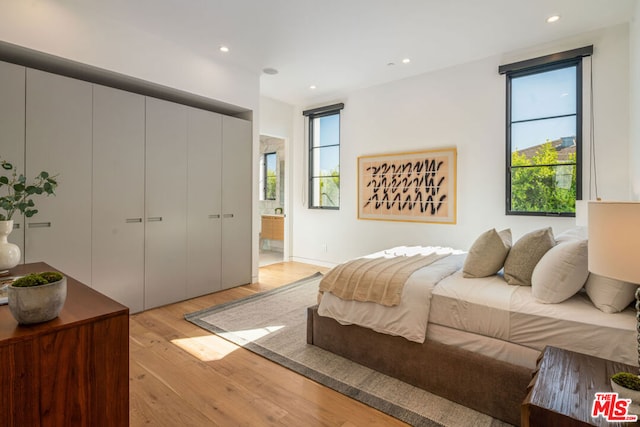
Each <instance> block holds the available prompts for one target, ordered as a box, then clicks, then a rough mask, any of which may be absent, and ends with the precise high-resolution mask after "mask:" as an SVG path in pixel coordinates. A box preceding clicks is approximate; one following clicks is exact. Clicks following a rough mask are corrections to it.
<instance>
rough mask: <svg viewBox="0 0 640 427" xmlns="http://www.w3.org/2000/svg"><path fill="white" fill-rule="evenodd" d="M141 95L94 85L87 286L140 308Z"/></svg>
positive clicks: (141, 291) (142, 114)
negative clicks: (91, 191)
mask: <svg viewBox="0 0 640 427" xmlns="http://www.w3.org/2000/svg"><path fill="white" fill-rule="evenodd" d="M144 121H145V100H144V97H143V96H141V95H137V94H133V93H129V92H123V91H121V90H117V89H112V88H108V87H104V86H99V85H94V89H93V194H94V197H93V213H92V215H93V220H92V223H93V226H92V230H93V231H92V238H91V242H92V251H91V255H92V257H91V258H92V263H91V265H92V286H93V288H94V289H96V290H97V291H99V292H101V293H103V294H105V295H107V296H109V297H111V298H113V299H114V300H116V301H118V302H119V303H121V304H124V305H126V306H127V307H129V309H130V312H132V313H135V312H138V311H142V310H143V309H144V222H143V218H144V132H145V124H144Z"/></svg>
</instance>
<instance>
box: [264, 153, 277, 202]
mask: <svg viewBox="0 0 640 427" xmlns="http://www.w3.org/2000/svg"><path fill="white" fill-rule="evenodd" d="M267 156H274V157H275V159H276V176H275V179H276V194H275V196H274V197H273V199H269V198H268V197H267V188H268V185H269V176H268V175H267V170H268V169H269V167H268V166H267V165H268V162H267ZM262 158H263V159H262V176H263V177H264V179H263V183H262V200H263V201H267V200H268V201H275V200H278V154H277V153H276V152H275V151H270V152H268V153H262Z"/></svg>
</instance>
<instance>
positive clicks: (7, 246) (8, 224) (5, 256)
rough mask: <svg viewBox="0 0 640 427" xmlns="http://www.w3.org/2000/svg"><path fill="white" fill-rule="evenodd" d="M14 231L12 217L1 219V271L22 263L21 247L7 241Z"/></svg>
mask: <svg viewBox="0 0 640 427" xmlns="http://www.w3.org/2000/svg"><path fill="white" fill-rule="evenodd" d="M12 231H13V220H12V219H10V220H8V221H0V271H5V270H8V269H10V268H13V267H15V266H16V265H18V264H19V263H20V248H19V247H18V245H14V244H13V243H9V242H8V241H7V237H8V236H9V234H11V232H12Z"/></svg>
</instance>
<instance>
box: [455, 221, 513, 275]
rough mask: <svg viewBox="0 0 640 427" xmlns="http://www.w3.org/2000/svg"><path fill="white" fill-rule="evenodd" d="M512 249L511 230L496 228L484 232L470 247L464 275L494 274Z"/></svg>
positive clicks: (463, 270) (463, 271) (463, 269)
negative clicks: (499, 230) (498, 230)
mask: <svg viewBox="0 0 640 427" xmlns="http://www.w3.org/2000/svg"><path fill="white" fill-rule="evenodd" d="M509 249H511V230H510V229H508V228H507V229H506V230H502V231H501V232H499V233H498V232H497V231H496V229H495V228H492V229H491V230H488V231H485V232H484V233H482V234H481V235H480V236H478V238H477V239H476V241H475V242H473V245H471V249H469V254H468V255H467V258H466V259H465V261H464V266H463V267H462V276H463V277H467V278H478V277H487V276H493V275H494V274H496V273H497V272H498V271H500V269H501V268H502V266H503V265H504V260H505V259H506V258H507V254H508V253H509Z"/></svg>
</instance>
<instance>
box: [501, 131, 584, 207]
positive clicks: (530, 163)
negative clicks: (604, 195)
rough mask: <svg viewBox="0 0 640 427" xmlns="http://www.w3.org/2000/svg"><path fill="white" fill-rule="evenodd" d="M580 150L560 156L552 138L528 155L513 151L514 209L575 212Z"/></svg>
mask: <svg viewBox="0 0 640 427" xmlns="http://www.w3.org/2000/svg"><path fill="white" fill-rule="evenodd" d="M575 164H576V153H571V154H570V155H569V156H568V158H567V160H559V159H558V152H557V150H556V149H555V148H554V147H553V146H552V144H551V142H550V141H547V142H546V143H544V144H542V145H541V146H540V147H539V148H538V150H537V151H536V153H535V155H534V156H533V157H531V158H528V157H527V156H525V155H524V154H522V153H520V152H518V151H514V152H513V153H512V155H511V165H512V166H513V169H512V176H511V209H512V210H513V211H522V212H575V200H576V166H575Z"/></svg>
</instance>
